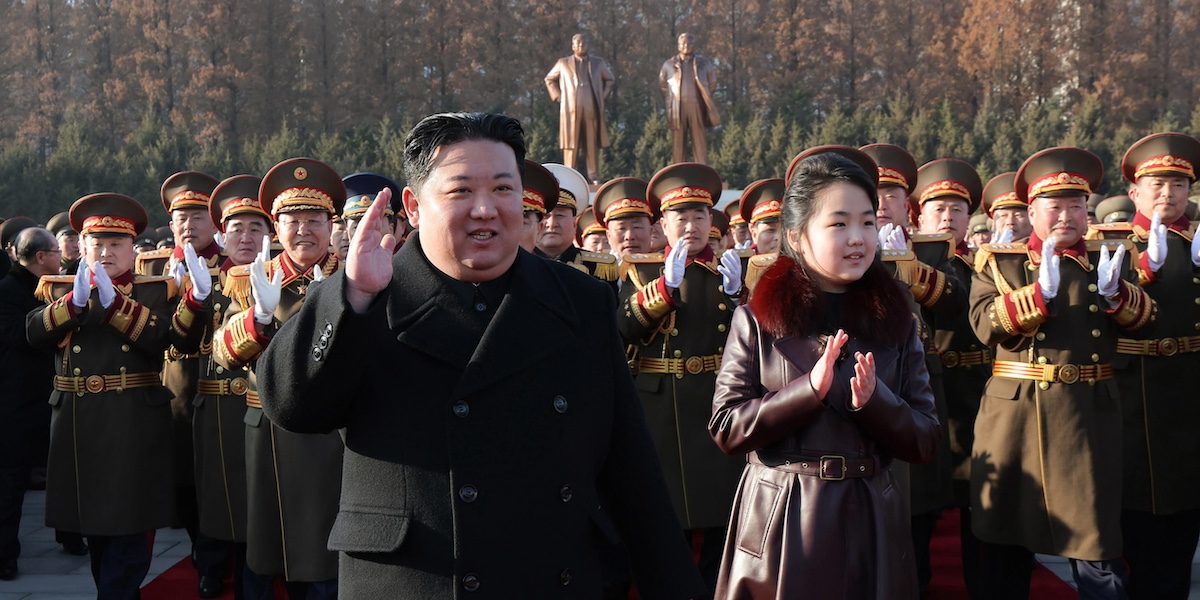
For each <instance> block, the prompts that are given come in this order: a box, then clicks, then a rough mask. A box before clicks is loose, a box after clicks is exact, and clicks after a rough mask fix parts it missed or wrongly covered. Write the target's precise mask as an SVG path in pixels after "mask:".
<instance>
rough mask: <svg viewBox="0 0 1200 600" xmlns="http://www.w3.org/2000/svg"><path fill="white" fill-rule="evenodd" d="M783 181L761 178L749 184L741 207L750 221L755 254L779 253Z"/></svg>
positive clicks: (746, 220)
mask: <svg viewBox="0 0 1200 600" xmlns="http://www.w3.org/2000/svg"><path fill="white" fill-rule="evenodd" d="M783 188H784V184H783V180H782V179H760V180H758V181H755V182H754V183H751V184H750V185H748V186H746V189H745V191H743V192H742V198H741V201H740V202H741V206H740V208H739V209H738V210H739V212H740V213H741V214H740V216H741V217H742V220H743V221H745V222H746V223H748V224H749V229H750V240H751V246H750V247H751V249H753V250H754V253H755V254H776V253H778V252H779V226H780V223H781V222H782V215H783Z"/></svg>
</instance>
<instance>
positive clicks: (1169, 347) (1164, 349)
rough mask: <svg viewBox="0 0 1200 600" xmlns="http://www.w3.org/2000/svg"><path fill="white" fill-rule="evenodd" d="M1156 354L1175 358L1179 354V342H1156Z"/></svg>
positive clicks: (1168, 339)
mask: <svg viewBox="0 0 1200 600" xmlns="http://www.w3.org/2000/svg"><path fill="white" fill-rule="evenodd" d="M1158 353H1159V354H1161V355H1162V356H1175V355H1176V354H1177V353H1179V342H1178V341H1177V340H1176V339H1175V338H1163V339H1161V340H1158Z"/></svg>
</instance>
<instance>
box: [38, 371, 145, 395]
mask: <svg viewBox="0 0 1200 600" xmlns="http://www.w3.org/2000/svg"><path fill="white" fill-rule="evenodd" d="M157 385H162V379H161V378H160V377H159V374H158V373H121V374H120V375H89V376H87V377H60V376H58V375H55V376H54V389H56V390H58V391H60V392H73V393H76V394H79V395H80V396H82V395H84V394H99V393H101V392H113V391H115V392H123V391H125V390H127V389H130V388H141V387H153V386H157Z"/></svg>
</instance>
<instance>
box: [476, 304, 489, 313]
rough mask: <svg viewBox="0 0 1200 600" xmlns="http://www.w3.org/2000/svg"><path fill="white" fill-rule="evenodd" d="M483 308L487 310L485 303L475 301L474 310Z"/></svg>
mask: <svg viewBox="0 0 1200 600" xmlns="http://www.w3.org/2000/svg"><path fill="white" fill-rule="evenodd" d="M485 310H487V304H484V303H483V302H476V303H475V311H476V312H483V311H485Z"/></svg>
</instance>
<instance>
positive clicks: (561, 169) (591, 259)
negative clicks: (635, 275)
mask: <svg viewBox="0 0 1200 600" xmlns="http://www.w3.org/2000/svg"><path fill="white" fill-rule="evenodd" d="M542 166H543V167H545V168H546V170H548V171H550V173H551V174H552V175H553V176H554V178H555V181H557V182H558V202H556V203H555V204H554V208H553V209H552V210H550V211H548V212H547V213H546V217H545V218H544V219H542V224H541V228H540V229H539V231H538V233H539V235H538V240H537V248H535V249H534V254H537V255H538V256H541V257H543V258H549V259H551V260H557V261H558V262H561V263H566V264H568V265H571V266H573V267H575V268H576V269H579V270H580V271H583V272H585V273H587V274H589V275H591V276H593V277H595V278H596V279H599V280H601V281H604V282H607V283H609V284H610V285H612V287H613V290H616V289H617V285H616V282H617V276H618V275H620V272H621V271H620V267H619V266H618V265H617V257H615V256H613V255H612V254H609V253H608V252H591V251H587V250H581V249H579V248H577V247H576V246H574V245H573V243H572V242H574V239H575V236H574V233H575V215H576V214H579V213H581V212H585V211H586V210H587V209H588V208H589V204H588V186H587V180H585V179H584V178H583V175H581V174H580V173H579V171H576V170H575V169H572V168H570V167H566V166H563V165H559V164H555V163H547V164H545V165H542Z"/></svg>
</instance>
